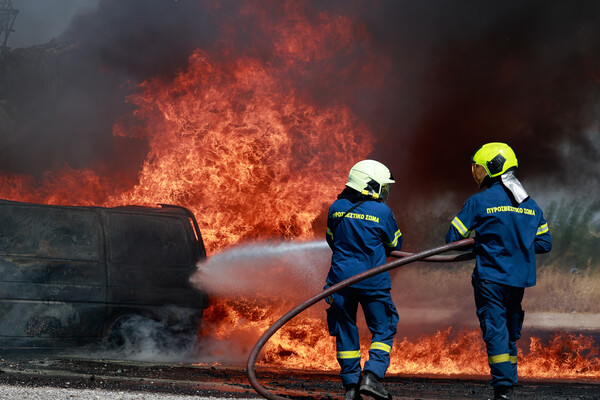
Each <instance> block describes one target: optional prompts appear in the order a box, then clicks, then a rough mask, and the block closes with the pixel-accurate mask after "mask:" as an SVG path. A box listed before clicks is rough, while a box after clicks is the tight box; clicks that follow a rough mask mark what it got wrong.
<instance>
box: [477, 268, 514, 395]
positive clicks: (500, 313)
mask: <svg viewBox="0 0 600 400" xmlns="http://www.w3.org/2000/svg"><path fill="white" fill-rule="evenodd" d="M472 284H473V289H474V293H475V305H476V306H477V317H478V318H479V324H480V325H481V332H482V333H483V340H484V341H485V345H486V348H487V354H488V362H489V365H490V372H491V375H492V380H491V381H490V384H491V385H492V386H494V387H497V386H512V385H514V384H516V383H517V381H518V374H517V340H518V339H519V338H520V337H521V328H522V327H523V318H524V316H525V313H524V312H523V309H522V308H521V301H522V300H523V293H524V288H519V287H513V286H507V285H503V284H500V283H495V282H491V281H488V280H483V279H478V278H473V280H472Z"/></svg>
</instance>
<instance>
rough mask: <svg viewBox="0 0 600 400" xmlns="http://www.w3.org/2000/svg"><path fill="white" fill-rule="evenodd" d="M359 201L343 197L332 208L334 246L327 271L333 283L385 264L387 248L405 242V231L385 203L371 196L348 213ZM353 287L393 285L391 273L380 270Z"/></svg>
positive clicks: (329, 222)
mask: <svg viewBox="0 0 600 400" xmlns="http://www.w3.org/2000/svg"><path fill="white" fill-rule="evenodd" d="M355 205H356V203H353V202H352V201H350V200H349V199H346V198H340V199H338V200H336V201H335V202H334V203H333V204H332V205H331V207H330V208H329V214H328V217H327V235H326V238H327V243H328V244H329V247H331V249H332V250H333V254H332V259H331V269H330V270H329V274H328V275H327V283H328V284H329V285H333V284H336V283H338V282H341V281H343V280H345V279H347V278H350V277H352V276H354V275H356V274H359V273H361V272H364V271H367V270H370V269H372V268H374V267H377V266H379V265H382V264H385V262H386V259H387V256H386V251H387V252H389V251H392V250H395V249H400V248H401V246H402V233H401V232H400V229H398V225H397V223H396V219H395V218H394V214H393V213H392V210H390V208H389V207H388V206H387V205H386V204H385V203H381V202H378V201H374V200H367V201H365V202H363V203H362V204H360V205H358V207H356V208H355V209H353V210H351V211H350V212H349V213H347V214H346V212H347V211H348V210H350V209H351V208H352V207H353V206H355ZM344 214H345V215H344ZM340 218H343V220H341V221H340ZM352 287H355V288H361V289H390V288H391V279H390V274H389V272H384V273H381V274H378V275H376V276H373V277H371V278H368V279H365V280H363V281H361V282H358V283H356V284H354V285H352Z"/></svg>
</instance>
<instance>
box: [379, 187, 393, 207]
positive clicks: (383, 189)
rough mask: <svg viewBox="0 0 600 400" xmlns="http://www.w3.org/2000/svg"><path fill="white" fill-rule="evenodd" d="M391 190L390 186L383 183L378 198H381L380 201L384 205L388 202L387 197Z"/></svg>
mask: <svg viewBox="0 0 600 400" xmlns="http://www.w3.org/2000/svg"><path fill="white" fill-rule="evenodd" d="M391 190H392V185H390V184H389V183H384V184H383V185H382V186H381V193H380V194H379V197H381V200H382V201H383V202H384V203H386V202H387V201H388V197H389V196H390V191H391Z"/></svg>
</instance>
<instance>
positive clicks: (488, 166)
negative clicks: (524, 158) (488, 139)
mask: <svg viewBox="0 0 600 400" xmlns="http://www.w3.org/2000/svg"><path fill="white" fill-rule="evenodd" d="M471 161H472V162H473V163H474V164H479V165H481V166H482V167H483V168H485V171H486V172H487V174H488V176H489V177H490V178H494V177H496V176H500V175H502V174H503V173H505V172H506V171H508V170H509V169H510V168H512V167H515V168H516V167H518V166H519V162H518V161H517V156H516V155H515V152H514V151H513V149H511V148H510V146H509V145H507V144H506V143H499V142H493V143H487V144H484V145H483V146H481V147H480V148H479V149H478V150H477V151H476V152H475V154H473V157H472V158H471Z"/></svg>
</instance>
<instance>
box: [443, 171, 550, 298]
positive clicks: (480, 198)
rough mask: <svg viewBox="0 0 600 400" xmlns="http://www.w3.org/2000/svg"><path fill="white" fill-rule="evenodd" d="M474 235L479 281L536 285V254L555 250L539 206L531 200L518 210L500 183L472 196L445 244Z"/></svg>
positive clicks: (520, 205)
mask: <svg viewBox="0 0 600 400" xmlns="http://www.w3.org/2000/svg"><path fill="white" fill-rule="evenodd" d="M473 230H474V231H475V249H474V252H475V255H476V259H477V264H476V266H475V271H474V272H473V275H474V276H476V277H478V278H479V279H487V280H490V281H492V282H497V283H503V284H506V285H509V286H515V287H529V286H534V285H535V283H536V271H535V253H546V252H549V251H550V250H551V248H552V240H551V238H550V231H549V229H548V224H547V223H546V220H545V219H544V216H543V214H542V210H541V209H540V207H539V206H538V205H537V203H536V202H535V201H534V200H533V199H531V198H528V199H527V200H525V201H523V202H522V203H521V204H519V205H518V206H515V205H514V204H513V203H512V200H511V198H510V196H509V195H508V194H507V192H506V190H505V189H504V187H503V186H502V184H501V183H500V182H499V181H496V182H494V183H493V184H492V185H491V186H490V187H489V188H488V189H486V190H484V191H483V192H479V193H477V194H474V195H473V196H471V197H470V198H469V199H468V200H467V201H466V202H465V204H464V206H463V208H462V210H461V211H460V212H459V213H458V215H457V216H456V217H455V218H454V219H453V220H452V223H451V226H450V229H449V230H448V233H447V234H446V243H450V242H454V241H456V240H459V239H463V238H466V237H468V236H469V235H470V233H471V231H473Z"/></svg>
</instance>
